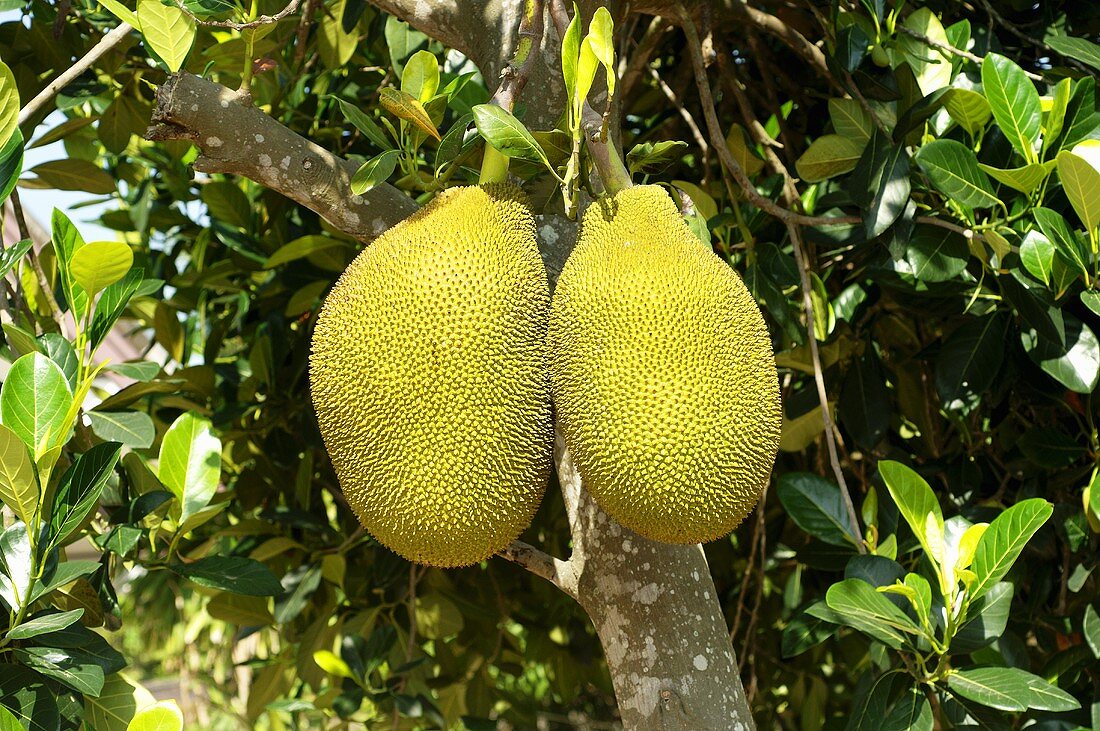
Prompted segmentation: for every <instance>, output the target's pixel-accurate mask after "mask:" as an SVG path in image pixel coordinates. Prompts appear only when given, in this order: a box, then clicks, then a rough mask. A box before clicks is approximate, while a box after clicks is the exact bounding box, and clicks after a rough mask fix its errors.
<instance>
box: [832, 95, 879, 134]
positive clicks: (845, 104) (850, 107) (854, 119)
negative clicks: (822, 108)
mask: <svg viewBox="0 0 1100 731" xmlns="http://www.w3.org/2000/svg"><path fill="white" fill-rule="evenodd" d="M829 119H831V120H832V122H833V130H834V131H835V132H836V133H837V134H838V135H840V136H841V137H845V138H848V139H856V140H860V139H862V140H865V141H866V140H869V139H871V133H872V132H874V130H875V123H874V120H873V119H872V118H871V114H870V112H868V111H867V110H866V109H864V108H863V105H862V104H860V103H859V102H858V101H856V100H855V99H830V100H829Z"/></svg>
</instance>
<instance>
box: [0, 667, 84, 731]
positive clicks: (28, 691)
mask: <svg viewBox="0 0 1100 731" xmlns="http://www.w3.org/2000/svg"><path fill="white" fill-rule="evenodd" d="M44 680H45V679H44V678H43V677H42V676H41V675H39V674H38V673H36V672H34V671H33V670H31V669H30V668H27V667H25V666H22V665H19V664H18V663H10V664H8V665H7V666H6V667H5V668H4V672H3V673H0V703H2V704H3V706H4V707H6V708H7V709H8V710H10V711H11V712H12V714H13V715H15V717H16V718H17V719H18V720H19V722H20V723H21V724H22V726H23V727H24V728H26V729H27V731H57V729H59V728H60V727H61V726H60V724H61V720H60V714H59V713H58V710H57V692H56V687H55V686H53V684H49V685H47V684H46V683H45V682H43V681H44ZM97 731H98V730H97Z"/></svg>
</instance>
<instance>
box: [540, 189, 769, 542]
mask: <svg viewBox="0 0 1100 731" xmlns="http://www.w3.org/2000/svg"><path fill="white" fill-rule="evenodd" d="M549 338H550V353H551V356H550V357H551V364H550V381H551V391H552V393H553V396H554V404H555V407H556V409H557V414H558V419H559V421H560V423H561V427H562V431H563V432H564V434H565V439H566V443H567V445H568V446H569V448H570V450H571V452H572V454H573V458H574V460H575V462H576V464H577V468H578V470H579V471H580V473H581V476H582V477H583V478H584V480H585V485H586V486H587V488H588V490H589V492H591V493H592V495H593V496H594V497H595V499H596V502H597V503H599V505H600V506H601V507H602V508H603V509H604V510H606V511H607V512H608V513H609V514H610V515H611V516H612V517H614V518H615V519H616V520H618V521H619V522H620V523H622V524H623V525H625V526H626V527H628V528H630V529H631V530H634V531H636V532H637V533H639V534H641V535H643V536H645V537H647V538H651V539H653V540H659V541H664V542H667V543H700V542H705V541H710V540H713V539H715V538H718V537H720V536H723V535H725V534H726V533H729V532H730V531H731V530H733V528H735V527H736V526H737V524H738V523H740V522H741V521H742V520H743V519H744V517H745V516H746V515H748V513H749V512H750V511H751V510H752V508H753V506H754V505H755V504H756V501H757V499H758V498H759V496H760V492H761V490H762V489H763V487H764V485H765V484H766V483H767V481H768V477H769V475H770V473H771V469H772V465H773V463H774V461H775V455H776V451H777V450H778V447H779V432H780V424H781V422H782V414H781V411H780V402H779V379H778V374H777V372H776V367H775V358H774V355H773V353H772V347H771V339H770V338H769V336H768V329H767V325H766V324H765V323H764V318H763V316H762V315H761V313H760V310H759V308H758V307H757V306H756V302H755V301H754V300H753V298H752V295H751V294H750V293H749V291H748V289H747V288H746V287H745V285H744V283H743V282H742V281H741V279H740V277H738V276H737V274H736V273H735V272H734V271H733V270H732V269H731V268H730V267H729V266H728V265H727V264H726V263H725V262H723V261H722V260H721V259H719V258H718V257H717V256H716V255H715V254H714V253H713V252H712V251H710V250H709V249H708V248H706V247H704V246H703V245H702V244H701V243H700V242H699V240H698V239H697V238H696V237H695V235H694V234H693V233H692V232H691V231H690V230H689V229H688V227H687V225H686V224H685V223H684V221H683V219H682V218H681V217H680V213H679V211H678V210H677V208H676V206H675V205H674V204H673V202H672V200H671V199H670V198H669V196H668V194H667V193H665V191H664V190H663V189H661V188H659V187H657V186H638V187H635V188H628V189H626V190H623V191H622V192H620V193H618V194H617V195H615V196H614V198H613V199H611V200H609V201H605V202H602V203H599V204H595V205H593V206H592V207H591V208H589V210H588V211H587V212H586V214H585V216H584V220H583V222H582V224H581V236H580V241H579V242H578V244H577V247H576V249H575V250H574V251H573V253H572V254H571V255H570V257H569V260H568V261H567V262H566V264H565V268H564V269H563V271H562V274H561V278H560V279H559V280H558V285H557V288H556V289H555V291H554V299H553V302H552V304H551V308H550V331H549Z"/></svg>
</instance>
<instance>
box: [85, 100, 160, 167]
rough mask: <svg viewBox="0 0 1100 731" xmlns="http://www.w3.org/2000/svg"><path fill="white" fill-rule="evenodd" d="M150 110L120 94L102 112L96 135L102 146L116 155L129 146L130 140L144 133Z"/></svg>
mask: <svg viewBox="0 0 1100 731" xmlns="http://www.w3.org/2000/svg"><path fill="white" fill-rule="evenodd" d="M149 115H150V110H149V108H148V107H147V106H145V105H144V104H143V103H141V102H138V101H137V100H136V99H134V98H133V97H131V96H127V95H125V94H120V95H119V96H117V97H115V100H114V101H112V102H111V104H110V106H108V107H107V108H106V109H104V110H103V114H102V115H101V116H100V118H99V126H98V127H97V129H96V133H97V134H98V135H99V139H100V141H101V142H103V146H104V147H106V148H107V149H108V150H109V151H111V152H113V153H115V154H116V155H118V154H121V153H122V152H123V151H124V150H125V149H126V147H127V145H129V144H130V138H131V137H133V136H134V135H140V134H142V133H143V132H144V131H145V128H146V126H148V122H149Z"/></svg>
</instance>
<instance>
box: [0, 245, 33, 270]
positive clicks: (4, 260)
mask: <svg viewBox="0 0 1100 731" xmlns="http://www.w3.org/2000/svg"><path fill="white" fill-rule="evenodd" d="M31 246H33V242H32V241H31V240H30V239H23V240H22V241H17V242H16V243H14V244H12V245H11V246H9V247H8V248H6V249H4V250H3V251H0V277H3V276H6V275H7V273H8V272H10V271H11V269H12V267H14V266H15V265H16V264H17V263H18V262H19V261H21V260H22V259H23V257H24V256H26V254H27V252H28V251H30V250H31Z"/></svg>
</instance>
